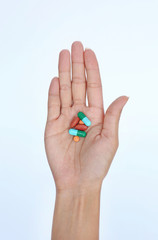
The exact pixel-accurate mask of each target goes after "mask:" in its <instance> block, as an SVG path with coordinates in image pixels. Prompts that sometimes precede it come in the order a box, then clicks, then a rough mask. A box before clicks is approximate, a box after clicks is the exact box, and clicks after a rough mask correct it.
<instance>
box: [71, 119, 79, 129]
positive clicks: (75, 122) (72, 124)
mask: <svg viewBox="0 0 158 240" xmlns="http://www.w3.org/2000/svg"><path fill="white" fill-rule="evenodd" d="M79 120H80V119H79V117H75V118H73V120H72V122H71V124H70V127H71V128H73V127H75V126H76V125H77V123H78V122H79Z"/></svg>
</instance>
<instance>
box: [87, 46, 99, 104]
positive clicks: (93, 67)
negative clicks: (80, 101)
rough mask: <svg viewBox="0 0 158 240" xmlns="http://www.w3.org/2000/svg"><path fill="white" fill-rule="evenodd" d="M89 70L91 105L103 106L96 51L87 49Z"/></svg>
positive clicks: (89, 99) (88, 93)
mask: <svg viewBox="0 0 158 240" xmlns="http://www.w3.org/2000/svg"><path fill="white" fill-rule="evenodd" d="M84 59H85V67H86V72H87V97H88V104H89V106H90V107H99V108H103V95H102V84H101V78H100V73H99V66H98V62H97V59H96V56H95V53H94V52H93V51H92V50H91V49H86V50H85V53H84Z"/></svg>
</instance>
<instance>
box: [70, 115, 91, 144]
mask: <svg viewBox="0 0 158 240" xmlns="http://www.w3.org/2000/svg"><path fill="white" fill-rule="evenodd" d="M90 125H91V121H90V120H89V119H88V118H87V117H86V115H85V114H84V113H83V112H78V114H77V117H74V119H73V120H72V122H71V124H70V129H69V134H70V135H73V136H74V138H73V139H74V141H75V142H78V141H79V140H80V138H79V137H86V135H87V133H86V132H85V130H87V128H88V127H89V126H90Z"/></svg>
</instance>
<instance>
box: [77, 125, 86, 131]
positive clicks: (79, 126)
mask: <svg viewBox="0 0 158 240" xmlns="http://www.w3.org/2000/svg"><path fill="white" fill-rule="evenodd" d="M87 128H88V127H87V126H86V125H82V124H81V125H80V124H77V125H76V126H75V129H77V130H81V131H85V130H86V129H87Z"/></svg>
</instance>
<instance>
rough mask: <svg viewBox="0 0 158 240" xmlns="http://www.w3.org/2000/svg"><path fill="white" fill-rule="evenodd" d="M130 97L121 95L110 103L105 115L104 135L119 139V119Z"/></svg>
mask: <svg viewBox="0 0 158 240" xmlns="http://www.w3.org/2000/svg"><path fill="white" fill-rule="evenodd" d="M128 99H129V98H128V97H127V96H121V97H119V98H117V99H116V100H115V101H114V102H112V103H111V104H110V106H109V107H108V109H107V111H106V113H105V116H104V123H103V129H102V135H103V136H105V137H107V138H115V139H116V140H118V127H119V120H120V116H121V112H122V109H123V107H124V106H125V104H126V103H127V101H128Z"/></svg>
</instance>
